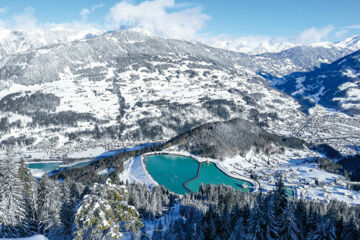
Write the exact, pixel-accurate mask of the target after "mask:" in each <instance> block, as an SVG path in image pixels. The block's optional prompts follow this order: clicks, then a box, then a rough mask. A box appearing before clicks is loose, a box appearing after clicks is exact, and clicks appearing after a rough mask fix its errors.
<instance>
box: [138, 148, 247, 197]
mask: <svg viewBox="0 0 360 240" xmlns="http://www.w3.org/2000/svg"><path fill="white" fill-rule="evenodd" d="M145 164H146V168H147V169H148V172H149V173H150V175H151V176H152V178H153V179H154V180H155V181H157V182H158V183H159V184H160V185H163V186H165V187H166V188H168V189H169V190H170V191H172V192H175V193H178V194H184V193H189V191H188V190H187V189H186V188H185V187H184V183H186V182H187V183H186V187H187V188H188V189H190V190H191V191H192V192H196V191H198V190H199V187H200V184H201V183H205V184H215V185H219V184H225V185H229V186H232V187H234V188H235V189H240V190H243V191H250V189H251V188H244V187H243V184H245V185H247V186H249V187H251V186H252V184H251V183H250V182H247V181H243V180H240V179H236V178H232V177H229V176H228V175H226V174H225V173H223V172H222V171H221V170H219V169H218V168H217V167H216V165H215V164H214V163H201V168H200V172H199V176H198V178H196V179H195V177H196V175H197V172H198V168H199V166H200V163H198V162H197V161H196V160H195V159H193V158H191V157H185V156H180V155H170V154H163V155H162V154H160V155H149V156H146V157H145ZM190 180H191V181H190ZM188 181H189V182H188Z"/></svg>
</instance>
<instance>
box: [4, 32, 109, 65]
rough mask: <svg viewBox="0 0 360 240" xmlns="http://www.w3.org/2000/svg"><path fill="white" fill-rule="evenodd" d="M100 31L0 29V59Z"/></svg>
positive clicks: (85, 36)
mask: <svg viewBox="0 0 360 240" xmlns="http://www.w3.org/2000/svg"><path fill="white" fill-rule="evenodd" d="M101 33H102V31H101V30H98V29H95V28H90V29H86V30H85V29H84V30H79V29H72V28H66V27H65V26H64V27H61V26H58V27H53V28H49V29H40V28H39V29H34V30H31V31H26V32H24V31H16V30H9V29H6V28H0V58H3V57H4V56H6V55H9V54H14V53H20V52H25V51H29V50H33V49H37V48H40V47H45V46H48V45H53V44H60V43H69V42H72V41H75V40H81V39H86V38H89V37H92V36H94V35H98V34H101Z"/></svg>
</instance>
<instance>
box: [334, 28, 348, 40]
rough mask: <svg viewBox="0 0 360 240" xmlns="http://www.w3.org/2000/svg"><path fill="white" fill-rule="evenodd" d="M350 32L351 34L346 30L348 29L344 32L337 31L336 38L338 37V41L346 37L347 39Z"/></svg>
mask: <svg viewBox="0 0 360 240" xmlns="http://www.w3.org/2000/svg"><path fill="white" fill-rule="evenodd" d="M348 32H349V31H348V30H346V29H343V30H340V31H337V32H335V37H336V38H337V39H341V38H344V37H345V35H346V34H347V33H348Z"/></svg>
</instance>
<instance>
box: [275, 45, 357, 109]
mask: <svg viewBox="0 0 360 240" xmlns="http://www.w3.org/2000/svg"><path fill="white" fill-rule="evenodd" d="M275 85H276V86H277V87H278V88H279V89H281V90H283V91H285V92H287V93H289V94H291V95H292V96H294V97H295V98H297V99H300V100H301V101H303V102H304V103H306V104H307V106H308V107H309V106H312V105H313V104H320V105H322V106H324V107H326V108H332V109H334V110H337V111H344V112H346V113H348V114H360V51H357V52H354V53H352V54H350V55H347V56H345V57H344V58H340V59H339V60H337V61H335V62H333V63H331V64H327V65H323V66H322V67H321V68H319V69H316V70H315V71H312V72H308V73H296V74H291V75H290V76H287V77H285V79H283V81H280V82H278V83H276V82H275Z"/></svg>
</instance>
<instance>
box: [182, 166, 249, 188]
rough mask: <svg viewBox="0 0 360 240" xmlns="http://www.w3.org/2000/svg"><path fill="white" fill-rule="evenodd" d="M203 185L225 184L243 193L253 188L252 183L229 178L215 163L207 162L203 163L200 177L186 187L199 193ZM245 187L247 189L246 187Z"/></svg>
mask: <svg viewBox="0 0 360 240" xmlns="http://www.w3.org/2000/svg"><path fill="white" fill-rule="evenodd" d="M201 183H204V184H214V185H220V184H225V185H229V186H232V187H233V188H235V189H236V190H238V189H239V190H241V191H249V190H250V189H251V188H248V187H252V184H251V183H250V182H247V181H243V180H240V179H236V178H232V177H229V176H228V175H226V174H225V173H223V172H222V171H221V170H219V169H218V168H217V167H216V165H215V164H214V163H205V162H203V163H201V170H200V174H199V177H198V178H197V179H195V180H193V181H190V182H189V183H187V184H186V187H187V188H189V189H190V190H191V191H192V192H197V191H198V190H199V188H200V184H201ZM244 185H246V186H247V187H244Z"/></svg>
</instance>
